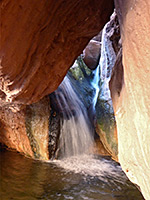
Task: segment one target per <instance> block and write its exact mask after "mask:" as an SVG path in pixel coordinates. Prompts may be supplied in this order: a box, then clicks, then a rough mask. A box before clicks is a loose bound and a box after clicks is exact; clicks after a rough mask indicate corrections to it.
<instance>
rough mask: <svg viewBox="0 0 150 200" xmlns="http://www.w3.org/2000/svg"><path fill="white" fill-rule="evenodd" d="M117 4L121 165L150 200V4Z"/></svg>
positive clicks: (115, 99)
mask: <svg viewBox="0 0 150 200" xmlns="http://www.w3.org/2000/svg"><path fill="white" fill-rule="evenodd" d="M115 3H116V9H117V13H118V17H119V21H120V26H121V36H122V46H123V70H124V76H122V83H124V84H123V85H122V86H121V88H122V89H121V90H120V91H119V94H118V95H116V94H117V87H116V91H115V88H113V90H112V99H113V105H114V109H115V115H116V121H117V130H118V144H119V162H120V163H121V165H122V168H123V170H124V171H125V172H126V174H127V176H128V177H129V179H130V180H131V181H132V182H134V183H136V184H137V185H138V186H139V187H140V189H141V191H142V193H143V195H144V198H145V199H147V200H149V199H150V159H149V156H150V84H149V83H150V67H149V65H150V39H149V36H150V21H149V19H150V12H149V9H150V1H149V0H144V1H132V0H127V1H122V0H115ZM116 69H117V68H116ZM117 74H118V73H117ZM114 77H115V76H114ZM116 81H117V78H116ZM119 82H120V78H119ZM117 85H118V84H116V86H117ZM119 85H120V83H119Z"/></svg>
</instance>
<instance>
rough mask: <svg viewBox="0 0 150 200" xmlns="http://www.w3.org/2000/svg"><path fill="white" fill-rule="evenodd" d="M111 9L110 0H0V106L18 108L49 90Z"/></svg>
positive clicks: (61, 77)
mask: <svg viewBox="0 0 150 200" xmlns="http://www.w3.org/2000/svg"><path fill="white" fill-rule="evenodd" d="M113 8H114V5H113V0H101V1H99V0H94V1H93V0H85V1H79V0H77V1H64V0H58V1H53V0H49V1H47V0H42V1H41V0H28V1H24V0H21V1H20V0H16V1H11V0H2V1H0V13H1V19H0V20H1V31H0V34H1V36H0V37H1V44H0V58H1V67H0V103H1V106H4V105H8V106H10V107H11V108H12V109H13V111H17V110H19V109H20V107H21V105H24V104H31V103H33V102H36V101H38V100H40V99H41V98H42V97H44V96H45V95H47V94H49V93H51V92H53V91H54V90H55V89H56V88H57V87H58V85H59V84H60V82H61V81H62V80H63V77H64V76H65V74H66V73H67V70H68V69H69V67H70V66H71V65H72V63H73V61H74V60H75V58H76V57H77V56H78V55H80V53H81V52H82V50H83V49H84V48H85V46H86V45H87V43H88V42H89V40H90V39H91V38H92V37H93V36H94V35H96V34H97V33H98V32H99V31H100V30H101V29H102V27H103V26H104V24H105V23H106V22H107V20H108V19H109V16H110V14H111V13H112V12H113Z"/></svg>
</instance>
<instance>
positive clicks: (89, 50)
mask: <svg viewBox="0 0 150 200" xmlns="http://www.w3.org/2000/svg"><path fill="white" fill-rule="evenodd" d="M100 48H101V43H100V42H99V41H96V40H90V42H89V43H88V45H87V46H86V48H85V49H84V51H83V60H84V62H85V64H86V65H87V66H88V67H89V68H90V69H92V70H94V69H96V67H97V65H98V64H99V58H100Z"/></svg>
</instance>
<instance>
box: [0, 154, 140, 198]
mask: <svg viewBox="0 0 150 200" xmlns="http://www.w3.org/2000/svg"><path fill="white" fill-rule="evenodd" d="M37 199H39V200H66V199H73V200H82V199H84V200H142V199H143V197H142V196H141V194H140V192H139V191H138V190H137V189H136V187H135V186H134V185H133V184H132V183H130V181H129V180H128V179H127V178H126V176H125V175H124V173H123V172H122V170H121V168H120V166H119V165H118V164H116V163H115V162H114V161H112V160H110V159H107V158H103V157H100V156H95V157H92V156H91V157H86V156H82V157H80V158H75V157H74V158H71V159H67V160H63V161H55V162H49V163H45V162H40V161H34V160H32V159H28V158H25V157H24V156H22V155H20V154H18V153H15V152H8V151H0V200H37Z"/></svg>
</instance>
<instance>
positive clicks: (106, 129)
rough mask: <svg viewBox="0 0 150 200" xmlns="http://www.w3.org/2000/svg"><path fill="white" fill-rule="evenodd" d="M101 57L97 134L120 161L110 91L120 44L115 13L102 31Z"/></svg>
mask: <svg viewBox="0 0 150 200" xmlns="http://www.w3.org/2000/svg"><path fill="white" fill-rule="evenodd" d="M101 43H102V45H101V57H100V62H99V65H100V74H101V76H100V92H99V96H98V100H97V104H96V117H97V132H98V134H99V135H100V139H101V141H102V143H103V144H104V146H105V148H106V149H107V151H108V152H109V153H110V154H111V155H112V157H113V158H114V159H115V160H118V140H117V129H116V122H115V117H114V110H113V105H112V99H111V95H110V89H109V81H110V79H111V74H112V70H113V67H114V65H115V62H116V56H117V54H118V51H119V49H120V48H121V44H120V29H119V23H118V19H117V15H116V13H115V12H114V13H113V15H112V16H111V19H110V21H109V22H108V23H107V24H106V25H105V27H104V29H103V31H102V40H101Z"/></svg>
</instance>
